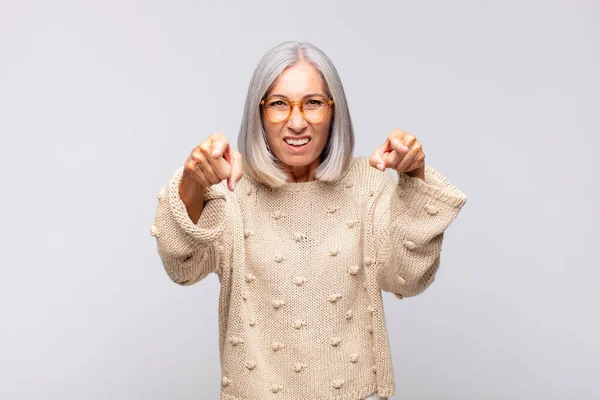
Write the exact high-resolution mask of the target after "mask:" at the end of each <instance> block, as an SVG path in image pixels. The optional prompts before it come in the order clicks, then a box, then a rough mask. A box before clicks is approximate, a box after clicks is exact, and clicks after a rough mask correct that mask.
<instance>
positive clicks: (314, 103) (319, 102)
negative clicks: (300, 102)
mask: <svg viewBox="0 0 600 400" xmlns="http://www.w3.org/2000/svg"><path fill="white" fill-rule="evenodd" d="M306 104H307V105H309V106H320V105H323V101H322V100H319V99H309V100H307V101H306Z"/></svg>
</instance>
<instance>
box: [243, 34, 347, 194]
mask: <svg viewBox="0 0 600 400" xmlns="http://www.w3.org/2000/svg"><path fill="white" fill-rule="evenodd" d="M300 61H307V62H308V63H310V64H311V65H312V66H314V67H315V68H316V70H317V71H318V72H319V74H320V76H321V79H322V81H323V85H324V86H325V90H326V93H327V95H328V96H330V97H331V98H332V99H333V101H334V103H333V111H334V112H333V116H332V120H331V127H330V132H329V137H328V139H327V142H326V144H325V148H324V149H323V152H322V154H321V163H320V164H319V166H318V167H317V169H316V170H315V177H316V179H318V180H320V181H324V182H333V181H336V180H338V179H339V178H340V175H341V173H342V171H343V170H344V169H345V168H346V167H347V166H348V165H349V164H350V162H351V161H352V158H353V152H354V130H353V128H352V121H351V119H350V111H349V110H348V103H347V101H346V95H345V94H344V88H343V87H342V81H341V80H340V76H339V75H338V72H337V70H336V69H335V67H334V66H333V63H332V62H331V60H330V59H329V57H327V56H326V55H325V53H323V52H322V51H321V50H320V49H318V48H317V47H316V46H314V45H312V44H310V43H302V42H285V43H282V44H280V45H278V46H276V47H274V48H272V49H271V50H269V51H268V52H267V53H266V54H265V55H264V56H263V58H262V59H261V60H260V62H259V63H258V66H257V67H256V69H255V70H254V74H253V75H252V79H251V80H250V85H249V87H248V95H247V96H246V104H245V106H244V114H243V117H242V124H241V127H240V133H239V135H238V149H239V152H240V153H241V155H242V157H243V165H244V172H246V173H247V174H248V175H249V176H250V177H252V178H253V179H254V180H256V181H258V182H260V183H262V184H264V185H266V186H268V187H271V188H277V187H279V186H281V185H283V184H285V183H286V182H287V175H286V174H285V173H284V172H283V171H282V170H281V169H280V168H279V167H278V166H277V160H276V157H275V156H274V154H273V153H272V152H271V150H270V149H269V145H268V142H267V136H266V133H265V130H264V127H263V124H262V118H261V112H260V107H259V104H260V101H261V100H262V99H263V97H264V96H265V95H266V93H267V92H268V91H269V89H270V88H271V87H272V85H273V84H274V83H275V81H276V80H277V78H279V76H280V75H281V74H282V73H283V71H284V70H285V69H286V68H289V67H291V66H293V65H294V64H296V63H298V62H300Z"/></svg>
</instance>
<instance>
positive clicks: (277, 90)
mask: <svg viewBox="0 0 600 400" xmlns="http://www.w3.org/2000/svg"><path fill="white" fill-rule="evenodd" d="M307 93H321V94H325V88H324V86H323V82H322V81H321V76H320V75H319V72H318V71H317V70H316V68H315V67H313V66H312V65H311V64H309V63H306V62H301V63H298V64H295V65H293V66H291V67H289V68H287V69H286V70H284V71H283V72H282V73H281V75H279V78H277V80H276V81H275V83H274V84H273V87H272V88H271V90H269V92H268V93H267V94H268V95H271V94H282V95H284V96H287V97H289V98H296V97H298V98H300V97H302V96H304V95H305V94H307Z"/></svg>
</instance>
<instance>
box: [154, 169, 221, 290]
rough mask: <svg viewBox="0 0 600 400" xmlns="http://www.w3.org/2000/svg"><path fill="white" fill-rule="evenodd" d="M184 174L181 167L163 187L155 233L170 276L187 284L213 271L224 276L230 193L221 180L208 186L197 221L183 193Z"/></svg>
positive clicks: (177, 281)
mask: <svg viewBox="0 0 600 400" xmlns="http://www.w3.org/2000/svg"><path fill="white" fill-rule="evenodd" d="M182 174H183V167H180V168H179V169H178V170H177V171H176V172H175V174H174V175H173V177H172V178H171V180H170V182H169V183H168V184H167V186H166V187H165V188H163V189H161V191H160V193H159V196H158V197H159V201H158V206H157V209H156V216H155V219H154V224H153V225H152V227H151V233H152V235H153V236H154V237H155V238H156V243H157V251H158V254H159V255H160V258H161V261H162V264H163V266H164V268H165V271H166V273H167V275H168V276H169V278H170V279H171V280H172V281H173V282H175V283H177V284H180V285H185V286H187V285H192V284H194V283H196V282H198V281H200V280H202V279H204V278H205V277H206V276H207V275H208V274H209V273H211V272H215V273H216V274H217V275H219V279H220V277H221V264H222V262H223V258H224V251H225V250H224V249H225V246H223V236H224V235H223V231H224V229H225V223H226V204H227V197H226V194H225V193H224V191H223V187H222V185H221V184H217V185H213V186H211V187H210V188H208V190H207V191H206V194H205V197H204V199H205V204H204V208H203V210H202V214H201V215H200V218H199V219H198V222H197V223H196V224H194V223H193V222H192V220H191V219H190V217H189V215H188V213H187V209H186V207H185V204H184V203H183V201H182V200H181V197H180V196H179V183H180V181H181V177H182Z"/></svg>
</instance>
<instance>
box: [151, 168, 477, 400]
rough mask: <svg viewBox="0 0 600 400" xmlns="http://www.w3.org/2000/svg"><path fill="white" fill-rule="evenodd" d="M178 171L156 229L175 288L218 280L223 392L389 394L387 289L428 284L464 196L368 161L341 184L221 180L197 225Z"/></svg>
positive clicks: (235, 399)
mask: <svg viewBox="0 0 600 400" xmlns="http://www.w3.org/2000/svg"><path fill="white" fill-rule="evenodd" d="M182 172H183V167H181V168H179V169H178V170H177V171H176V172H175V174H174V176H173V178H172V179H171V181H170V182H169V184H168V185H167V186H166V187H165V188H164V189H162V190H161V192H160V193H159V203H158V207H157V212H156V218H155V221H154V224H153V225H152V229H151V231H152V234H153V235H154V236H155V237H156V239H157V244H158V246H157V249H158V253H159V255H160V257H161V259H162V262H163V265H164V268H165V270H166V272H167V274H168V276H169V277H170V278H171V279H172V280H173V281H174V282H176V283H178V284H181V285H191V284H193V283H196V282H198V281H199V280H201V279H203V278H205V277H206V276H207V275H208V274H209V273H211V272H214V273H216V274H217V275H218V276H219V280H220V283H221V292H220V299H219V333H220V340H219V345H220V357H221V370H222V377H221V386H222V390H221V399H225V400H249V399H252V400H264V399H290V400H291V399H294V400H296V399H297V400H306V399H315V400H324V399H331V400H334V399H335V400H346V399H347V400H359V399H364V398H365V397H367V396H368V395H371V394H373V393H376V392H377V393H379V395H381V396H384V397H388V396H392V395H393V394H394V375H393V370H392V361H391V356H390V346H389V341H388V336H387V329H386V324H385V319H384V313H383V301H382V290H383V291H388V292H392V293H394V294H395V295H396V297H398V298H403V297H408V296H414V295H416V294H419V293H421V292H422V291H423V290H425V289H426V288H427V287H428V286H429V285H430V284H431V283H432V282H433V279H434V276H435V273H436V271H437V269H438V267H439V263H440V252H441V245H442V238H443V233H444V230H445V229H446V228H447V227H448V225H449V224H450V223H451V222H452V221H453V220H454V219H455V217H456V216H457V214H458V213H459V211H460V209H461V207H462V206H463V205H464V204H465V203H466V201H467V197H466V196H465V195H464V194H463V193H462V192H461V191H460V190H458V189H457V188H456V187H454V186H453V185H452V184H450V182H448V180H447V179H446V178H445V177H444V176H443V175H442V174H441V173H440V172H438V171H437V170H435V169H434V168H432V167H431V166H429V165H426V171H425V182H423V181H422V180H420V179H418V178H413V177H410V176H407V175H404V174H399V176H398V177H397V178H396V179H394V176H393V175H392V174H391V173H390V172H387V171H386V172H382V171H378V170H376V169H375V168H372V167H371V166H369V163H368V158H367V157H359V158H355V159H354V160H353V162H352V163H351V165H350V166H349V167H348V168H347V169H346V170H345V171H344V173H343V175H342V177H341V179H340V180H339V181H337V182H335V183H324V182H320V181H312V182H305V183H288V184H286V185H284V186H283V187H281V188H278V189H269V188H267V187H266V186H264V185H261V184H259V183H257V182H256V181H254V180H252V179H251V178H250V177H248V176H247V175H244V177H243V178H242V180H240V182H238V184H237V186H236V189H235V191H234V192H230V191H229V190H228V189H227V187H226V184H225V182H222V183H220V184H218V185H213V186H212V187H210V188H209V190H208V191H207V195H206V197H205V206H204V209H203V211H202V215H201V216H200V219H199V220H198V222H197V223H196V224H194V223H193V222H192V221H191V220H190V219H189V217H188V214H187V211H186V208H185V205H184V204H183V202H182V200H181V198H180V197H179V190H178V187H179V182H180V180H181V175H182ZM394 175H395V173H394Z"/></svg>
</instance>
